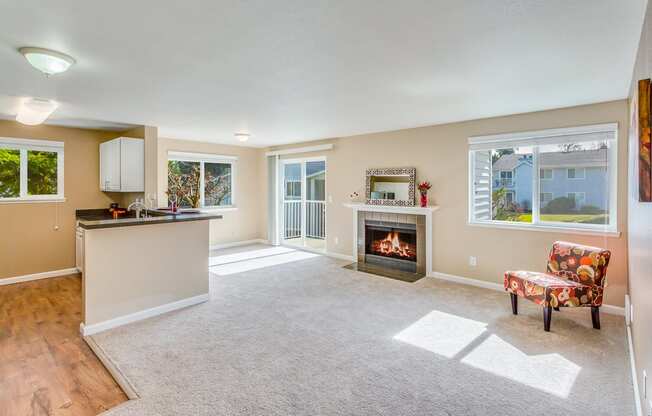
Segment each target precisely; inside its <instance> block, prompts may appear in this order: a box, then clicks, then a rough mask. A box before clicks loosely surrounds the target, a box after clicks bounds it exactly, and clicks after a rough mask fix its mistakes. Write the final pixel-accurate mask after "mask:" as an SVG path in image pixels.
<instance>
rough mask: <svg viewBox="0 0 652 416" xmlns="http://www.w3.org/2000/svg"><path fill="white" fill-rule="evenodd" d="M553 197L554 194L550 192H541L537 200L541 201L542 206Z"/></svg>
mask: <svg viewBox="0 0 652 416" xmlns="http://www.w3.org/2000/svg"><path fill="white" fill-rule="evenodd" d="M542 179H543V178H542ZM554 197H555V196H554V194H553V193H552V192H541V193H540V194H539V200H540V201H541V205H542V206H545V205H548V203H549V202H550V201H552V200H553V199H554Z"/></svg>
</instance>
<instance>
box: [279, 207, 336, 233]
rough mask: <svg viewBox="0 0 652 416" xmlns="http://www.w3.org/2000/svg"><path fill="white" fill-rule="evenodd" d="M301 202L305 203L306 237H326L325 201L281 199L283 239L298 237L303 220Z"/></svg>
mask: <svg viewBox="0 0 652 416" xmlns="http://www.w3.org/2000/svg"><path fill="white" fill-rule="evenodd" d="M303 204H305V216H306V218H305V221H306V223H305V229H306V235H305V236H306V237H308V238H317V239H324V238H326V202H325V201H283V218H284V222H283V224H284V230H283V236H284V238H285V239H289V238H300V237H302V235H301V228H302V221H303V218H302V216H303V206H304V205H303Z"/></svg>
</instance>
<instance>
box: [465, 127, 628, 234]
mask: <svg viewBox="0 0 652 416" xmlns="http://www.w3.org/2000/svg"><path fill="white" fill-rule="evenodd" d="M600 133H603V134H604V135H605V137H604V138H596V139H587V140H578V139H570V138H569V140H563V138H564V136H580V135H588V134H600ZM618 134H619V131H618V123H605V124H596V125H588V126H579V127H570V128H559V129H547V130H538V131H529V132H520V133H507V134H497V135H489V136H474V137H469V139H468V144H469V148H468V162H469V164H468V170H467V175H468V200H467V208H468V216H467V224H468V225H472V226H481V227H491V228H507V229H519V230H537V231H549V232H565V233H569V232H570V233H574V234H594V235H607V236H619V235H620V231H619V228H618V227H619V225H618V148H619V138H618ZM607 136H608V137H607ZM598 140H604V141H608V142H609V148H608V149H609V150H608V152H607V172H606V174H607V184H608V195H609V197H608V198H609V199H608V201H607V205H608V209H609V211H608V212H609V224H581V223H568V222H556V221H541V219H540V214H541V213H540V200H539V198H538V196H539V194H540V192H541V178H540V175H541V172H540V170H541V167H540V165H539V147H540V146H542V145H546V144H560V143H581V142H587V141H598ZM512 147H532V149H533V150H532V165H533V166H532V168H533V169H532V171H533V173H534V174H533V175H532V221H531V222H515V221H501V220H491V219H489V220H487V219H476V218H475V213H474V206H473V204H472V201H473V200H474V190H475V184H474V179H475V176H474V173H475V160H474V159H475V158H474V154H475V152H476V151H486V150H492V149H505V148H512ZM584 170H585V169H584ZM582 179H583V178H582ZM490 186H493V181H490ZM490 194H491V191H490Z"/></svg>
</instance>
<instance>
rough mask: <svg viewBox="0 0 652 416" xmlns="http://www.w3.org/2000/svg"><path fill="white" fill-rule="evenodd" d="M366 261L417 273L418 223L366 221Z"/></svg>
mask: <svg viewBox="0 0 652 416" xmlns="http://www.w3.org/2000/svg"><path fill="white" fill-rule="evenodd" d="M365 262H366V263H369V264H376V265H378V266H383V267H388V268H392V269H397V270H403V271H406V272H412V273H416V271H417V227H416V224H403V223H395V222H385V221H372V220H367V221H365Z"/></svg>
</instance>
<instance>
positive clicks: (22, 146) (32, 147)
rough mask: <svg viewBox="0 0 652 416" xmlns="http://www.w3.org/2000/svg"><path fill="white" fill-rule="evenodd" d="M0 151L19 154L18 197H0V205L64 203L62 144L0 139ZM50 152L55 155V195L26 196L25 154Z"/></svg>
mask: <svg viewBox="0 0 652 416" xmlns="http://www.w3.org/2000/svg"><path fill="white" fill-rule="evenodd" d="M0 149H9V150H18V151H19V152H20V164H19V166H20V167H19V169H20V185H19V196H18V197H11V198H2V197H0V204H12V203H36V202H64V201H65V200H66V198H65V191H64V184H65V179H64V142H61V141H54V140H36V139H20V138H13V137H0ZM29 151H37V152H51V153H56V154H57V193H56V194H52V195H29V194H28V178H29V175H28V174H29V171H28V157H27V152H29Z"/></svg>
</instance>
